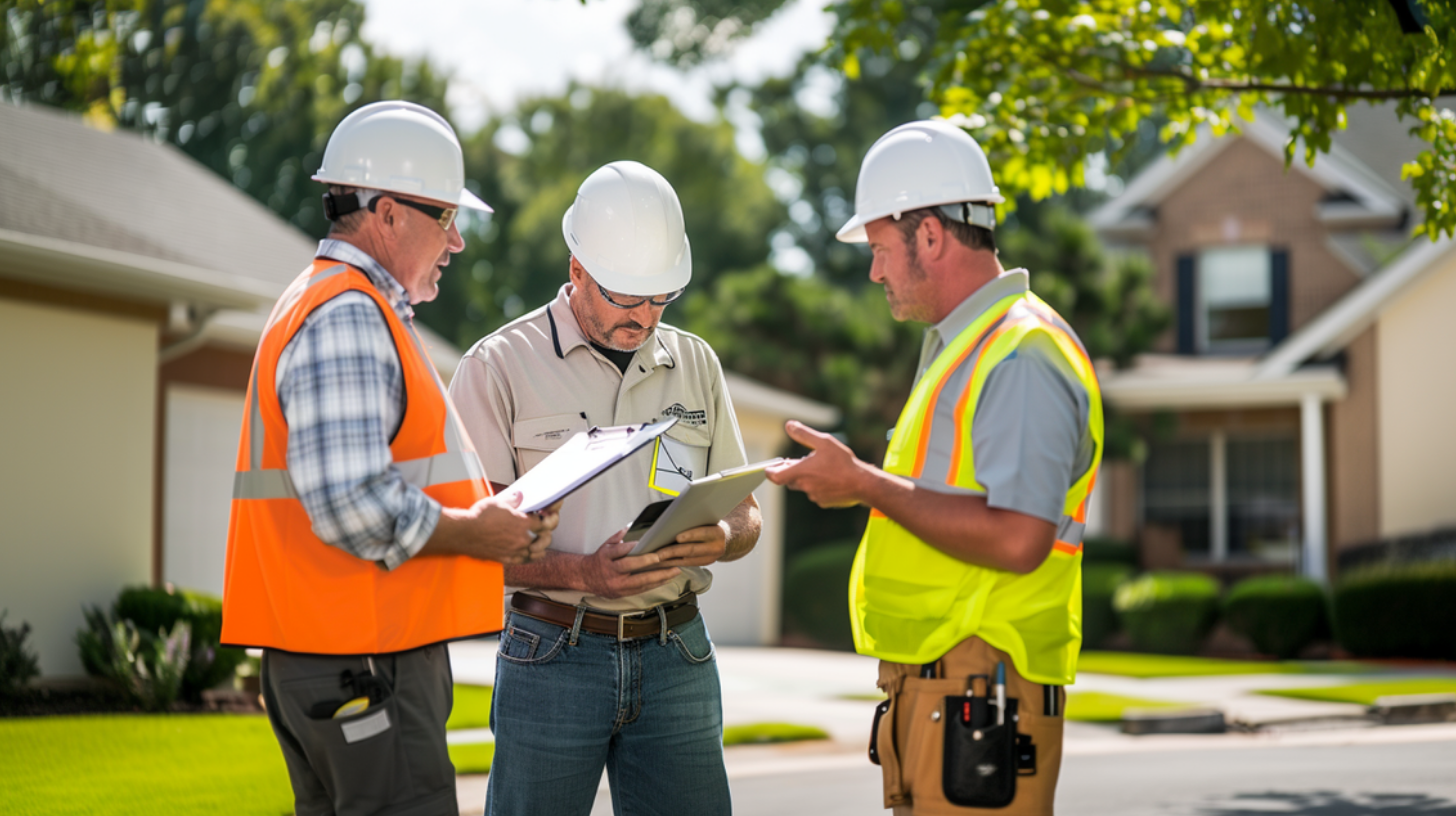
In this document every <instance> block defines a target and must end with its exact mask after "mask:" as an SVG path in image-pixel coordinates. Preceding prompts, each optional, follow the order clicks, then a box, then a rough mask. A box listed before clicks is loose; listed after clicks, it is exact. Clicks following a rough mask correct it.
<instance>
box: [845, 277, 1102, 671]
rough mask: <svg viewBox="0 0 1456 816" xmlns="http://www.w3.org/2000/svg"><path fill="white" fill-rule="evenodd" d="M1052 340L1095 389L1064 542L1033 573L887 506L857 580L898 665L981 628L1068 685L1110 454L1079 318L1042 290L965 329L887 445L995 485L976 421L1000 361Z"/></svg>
mask: <svg viewBox="0 0 1456 816" xmlns="http://www.w3.org/2000/svg"><path fill="white" fill-rule="evenodd" d="M1036 335H1041V336H1044V337H1047V338H1050V339H1051V340H1052V342H1053V343H1054V344H1055V345H1056V347H1057V348H1058V349H1059V350H1060V351H1061V353H1062V354H1063V355H1064V356H1065V357H1066V360H1067V362H1068V364H1069V365H1070V367H1071V370H1072V371H1073V372H1075V374H1076V376H1077V379H1078V380H1079V381H1080V382H1081V383H1082V386H1083V387H1084V388H1085V389H1086V390H1087V397H1088V403H1089V410H1088V416H1087V424H1088V430H1089V431H1090V433H1091V435H1092V440H1093V443H1094V448H1093V451H1094V452H1093V457H1092V464H1091V467H1089V468H1088V469H1087V472H1086V473H1084V474H1082V475H1081V476H1080V477H1079V478H1078V479H1077V481H1076V483H1075V484H1073V485H1072V486H1071V487H1069V488H1068V489H1067V494H1066V500H1065V502H1064V503H1063V510H1062V512H1063V516H1062V519H1061V522H1060V524H1059V525H1058V527H1057V540H1056V544H1055V545H1054V546H1053V548H1052V551H1051V553H1050V555H1048V556H1047V559H1046V561H1044V562H1043V563H1042V564H1041V566H1039V567H1037V568H1036V569H1035V570H1033V571H1032V572H1030V573H1028V574H1026V575H1018V574H1016V573H1012V572H1006V571H1002V570H996V569H990V568H987V567H978V566H975V565H973V564H968V563H966V562H964V561H961V560H959V559H956V558H952V557H951V556H949V555H946V554H945V553H943V552H941V551H940V550H937V549H936V548H934V547H932V546H930V545H929V544H926V543H925V542H923V541H921V540H920V539H918V538H916V537H915V536H914V535H912V534H911V533H910V532H909V531H908V530H906V529H905V528H904V527H901V526H900V525H899V524H896V523H895V522H894V521H892V520H891V519H889V518H888V517H886V516H885V514H883V513H881V512H879V511H878V510H873V511H872V512H871V513H870V522H869V525H868V526H867V527H866V528H865V533H864V538H863V539H862V540H861V541H860V545H859V552H858V553H856V555H855V559H854V569H853V572H852V573H851V574H850V579H849V606H850V617H851V619H852V622H853V626H854V643H855V648H856V649H857V650H858V651H859V652H860V653H861V654H867V655H873V656H875V657H878V658H880V659H881V660H888V661H891V662H895V663H929V662H931V661H934V660H937V659H939V658H940V657H941V655H943V654H945V653H946V652H948V651H950V650H951V648H952V647H954V646H955V645H956V644H957V643H960V642H961V641H963V640H965V639H966V638H969V637H971V636H973V635H975V636H978V637H980V638H981V639H983V640H985V641H986V642H987V643H989V644H991V645H992V646H994V647H996V648H997V649H1000V650H1002V651H1003V652H1006V653H1007V654H1009V655H1011V658H1012V660H1013V661H1014V662H1015V663H1016V669H1017V671H1018V672H1020V673H1021V675H1022V676H1023V677H1025V678H1027V679H1029V680H1032V681H1034V682H1037V683H1046V684H1051V685H1067V684H1070V683H1071V682H1072V681H1073V680H1074V679H1075V678H1076V673H1077V653H1078V650H1079V649H1080V647H1081V644H1082V569H1081V567H1082V534H1083V529H1084V526H1085V523H1086V519H1087V497H1088V496H1089V495H1090V494H1091V493H1092V485H1093V484H1094V483H1095V482H1096V479H1097V466H1098V463H1099V462H1100V461H1101V459H1102V396H1101V390H1100V389H1099V388H1098V385H1097V375H1096V372H1095V371H1094V370H1093V367H1092V362H1091V360H1089V359H1088V357H1087V353H1086V351H1085V350H1084V349H1083V348H1082V345H1081V343H1080V342H1079V341H1078V340H1077V338H1076V335H1075V334H1074V333H1073V332H1072V330H1071V327H1070V326H1068V325H1067V324H1066V322H1065V321H1063V320H1062V318H1061V317H1060V316H1059V315H1058V314H1057V313H1056V312H1055V311H1053V310H1052V308H1051V307H1050V306H1048V305H1047V304H1046V303H1044V302H1042V300H1041V299H1040V298H1038V297H1036V296H1035V295H1033V294H1031V293H1030V292H1026V293H1017V294H1014V295H1009V296H1007V297H1005V298H1002V299H1001V300H1000V301H998V302H997V303H996V304H995V305H993V306H992V307H991V308H990V309H988V310H987V311H986V312H985V313H984V314H982V315H981V316H980V317H978V318H977V319H976V320H975V321H974V322H972V323H971V325H969V326H967V327H966V329H965V330H964V331H962V332H961V333H960V334H959V335H957V336H956V337H955V339H954V340H952V341H951V342H950V344H949V345H948V346H947V347H946V348H945V349H944V350H943V351H941V353H940V355H939V356H937V357H936V358H935V361H934V362H933V363H932V364H931V365H930V367H929V368H928V369H927V370H926V372H925V374H924V376H922V377H921V378H920V381H919V382H918V383H916V385H915V390H914V391H913V392H912V393H911V395H910V399H909V401H907V402H906V403H905V408H904V409H903V410H902V411H901V413H900V419H899V421H898V422H897V423H896V424H895V431H894V434H893V435H892V436H891V439H890V447H889V450H888V451H886V453H885V465H884V469H885V470H886V471H887V472H889V473H894V474H897V475H900V476H906V477H909V478H912V479H916V480H921V481H932V482H938V483H944V484H947V485H951V486H954V487H958V488H963V489H967V490H970V491H973V492H978V493H982V494H984V493H985V488H984V487H983V486H982V485H981V484H980V483H979V482H978V481H977V480H976V462H975V456H974V454H973V448H972V442H971V424H972V420H973V419H974V418H975V415H976V404H977V402H978V400H979V399H980V396H981V390H982V388H983V387H984V385H985V383H986V378H987V376H989V375H990V373H991V371H992V369H994V368H995V367H996V364H997V363H999V362H1001V361H1002V360H1004V359H1006V357H1007V356H1009V355H1010V354H1011V353H1012V352H1014V351H1015V350H1016V349H1017V347H1018V346H1020V345H1021V344H1022V343H1023V342H1025V341H1026V340H1027V339H1028V338H1031V337H1033V336H1036Z"/></svg>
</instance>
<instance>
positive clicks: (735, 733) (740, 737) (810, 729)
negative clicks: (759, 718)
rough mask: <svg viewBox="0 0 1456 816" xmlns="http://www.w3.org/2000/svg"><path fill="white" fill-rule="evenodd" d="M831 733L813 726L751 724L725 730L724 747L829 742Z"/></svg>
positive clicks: (729, 727)
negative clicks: (807, 741) (816, 741)
mask: <svg viewBox="0 0 1456 816" xmlns="http://www.w3.org/2000/svg"><path fill="white" fill-rule="evenodd" d="M827 739H829V733H828V732H826V731H825V730H824V729H822V728H815V727H814V726H812V725H794V724H793V723H750V724H748V725H730V726H728V727H727V728H724V729H723V745H724V746H730V745H763V744H766V743H770V742H800V741H803V740H827Z"/></svg>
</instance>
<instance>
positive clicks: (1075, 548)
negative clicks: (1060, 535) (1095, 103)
mask: <svg viewBox="0 0 1456 816" xmlns="http://www.w3.org/2000/svg"><path fill="white" fill-rule="evenodd" d="M1052 549H1054V550H1056V551H1057V552H1060V553H1066V554H1067V555H1076V554H1077V553H1079V552H1081V551H1082V545H1081V544H1068V543H1067V542H1065V541H1058V542H1057V543H1055V544H1053V545H1052Z"/></svg>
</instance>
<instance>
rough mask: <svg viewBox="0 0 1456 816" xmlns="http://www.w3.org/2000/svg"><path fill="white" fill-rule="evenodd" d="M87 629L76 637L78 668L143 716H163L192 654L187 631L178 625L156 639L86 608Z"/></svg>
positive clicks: (126, 622)
mask: <svg viewBox="0 0 1456 816" xmlns="http://www.w3.org/2000/svg"><path fill="white" fill-rule="evenodd" d="M85 617H86V628H84V629H81V630H80V631H78V632H77V633H76V644H77V645H78V646H80V648H81V663H82V664H83V665H84V666H85V668H86V671H87V673H88V674H91V675H94V676H97V677H102V678H105V679H107V680H110V681H112V682H113V683H115V684H116V685H118V686H120V687H121V689H122V690H123V691H125V692H126V694H127V696H128V697H129V698H130V699H131V701H132V702H133V703H134V704H136V705H138V706H140V707H141V708H142V709H143V710H146V711H165V710H167V708H168V707H170V706H171V705H172V703H173V702H175V701H176V700H177V697H178V695H179V694H180V692H181V690H182V677H183V675H184V674H185V673H186V671H187V664H188V662H189V657H190V655H191V652H192V649H191V640H192V627H191V625H190V624H188V623H187V621H178V622H177V623H176V624H175V625H173V626H172V628H171V629H170V630H169V629H163V630H162V631H161V632H160V633H159V634H152V633H151V632H149V631H147V630H145V629H141V628H139V627H138V626H137V625H136V624H135V623H133V622H132V621H130V620H127V619H125V618H116V617H112V616H109V615H107V614H106V613H105V612H102V611H101V610H100V609H98V608H96V607H94V606H92V607H87V608H86V609H85Z"/></svg>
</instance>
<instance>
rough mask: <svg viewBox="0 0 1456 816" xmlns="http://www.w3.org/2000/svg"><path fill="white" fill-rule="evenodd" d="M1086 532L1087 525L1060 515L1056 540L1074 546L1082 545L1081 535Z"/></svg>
mask: <svg viewBox="0 0 1456 816" xmlns="http://www.w3.org/2000/svg"><path fill="white" fill-rule="evenodd" d="M1086 532H1087V525H1086V524H1083V523H1082V522H1080V521H1077V520H1076V519H1074V518H1072V517H1071V516H1062V521H1061V523H1060V524H1058V525H1057V540H1058V541H1065V542H1066V543H1068V544H1072V545H1075V546H1079V547H1080V546H1081V545H1082V536H1083V535H1085V534H1086Z"/></svg>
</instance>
